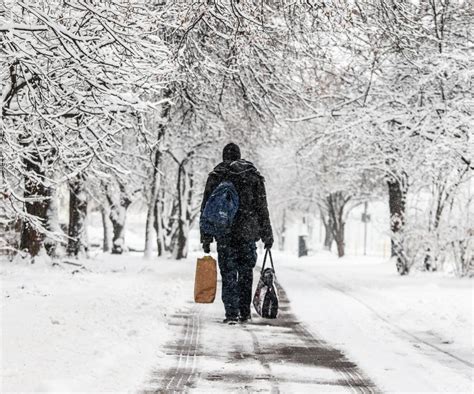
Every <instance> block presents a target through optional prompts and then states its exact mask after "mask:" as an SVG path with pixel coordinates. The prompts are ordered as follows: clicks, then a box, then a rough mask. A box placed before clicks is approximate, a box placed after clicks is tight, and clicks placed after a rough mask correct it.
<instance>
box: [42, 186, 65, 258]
mask: <svg viewBox="0 0 474 394" xmlns="http://www.w3.org/2000/svg"><path fill="white" fill-rule="evenodd" d="M47 217H48V218H47V223H46V229H47V230H48V231H50V232H51V233H54V234H57V237H51V236H48V237H46V238H45V241H44V245H45V249H46V253H48V256H51V257H58V256H59V255H60V254H61V253H62V246H61V244H60V242H59V239H58V237H59V234H61V233H62V230H61V227H60V226H59V203H58V191H57V188H55V187H54V188H53V187H52V188H51V199H50V202H49V206H48V212H47Z"/></svg>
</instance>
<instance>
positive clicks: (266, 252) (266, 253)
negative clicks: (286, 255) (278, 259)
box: [261, 249, 275, 274]
mask: <svg viewBox="0 0 474 394" xmlns="http://www.w3.org/2000/svg"><path fill="white" fill-rule="evenodd" d="M267 256H270V264H271V265H272V269H273V272H275V266H274V265H273V258H272V252H271V251H270V249H266V250H265V257H264V258H263V264H262V271H261V274H263V271H264V270H265V263H266V262H267Z"/></svg>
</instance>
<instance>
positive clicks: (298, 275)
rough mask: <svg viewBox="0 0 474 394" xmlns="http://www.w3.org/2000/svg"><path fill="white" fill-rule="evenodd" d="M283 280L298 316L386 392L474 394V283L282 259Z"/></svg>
mask: <svg viewBox="0 0 474 394" xmlns="http://www.w3.org/2000/svg"><path fill="white" fill-rule="evenodd" d="M279 273H280V275H279V279H280V282H281V283H282V284H283V285H284V286H285V288H286V289H287V291H288V296H289V298H290V300H291V301H292V305H293V309H294V311H295V314H296V315H297V316H298V317H299V318H301V319H302V320H303V321H304V322H305V323H306V324H307V325H308V327H310V329H311V330H312V332H315V333H317V335H318V336H321V337H322V338H324V339H325V340H327V341H328V342H329V343H331V344H332V345H334V346H336V347H337V348H340V349H342V350H343V351H344V352H345V353H346V354H347V355H348V356H349V357H350V358H351V359H352V360H354V361H355V362H357V364H358V365H359V366H360V367H361V368H362V369H363V370H364V371H366V373H367V374H368V375H369V376H370V377H371V378H372V379H373V380H374V382H375V383H376V384H377V386H378V387H380V389H381V390H382V391H385V392H386V391H388V392H450V393H461V392H462V393H471V392H472V391H473V388H474V387H473V373H474V354H473V342H472V338H473V337H472V335H473V331H472V327H473V308H472V306H473V287H472V280H460V279H456V278H448V277H443V276H442V275H437V274H430V273H419V274H418V275H417V273H413V274H412V275H410V276H409V277H399V276H398V275H397V274H396V272H395V270H394V268H393V266H392V264H390V263H388V262H386V261H384V260H383V259H380V258H363V257H358V258H356V257H352V258H346V259H342V260H338V259H337V258H336V257H334V256H332V255H329V254H327V255H326V254H320V255H317V256H313V257H308V258H304V259H295V258H294V257H291V256H282V257H281V258H280V259H279Z"/></svg>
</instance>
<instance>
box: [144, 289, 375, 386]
mask: <svg viewBox="0 0 474 394" xmlns="http://www.w3.org/2000/svg"><path fill="white" fill-rule="evenodd" d="M280 301H281V309H280V311H281V313H280V317H279V318H278V319H277V320H274V321H272V320H264V319H258V318H256V319H254V321H253V322H252V323H249V324H245V325H235V326H228V325H226V324H223V323H222V322H221V320H222V305H220V302H216V303H215V304H213V305H193V304H190V305H189V308H188V309H187V310H185V311H183V312H181V313H179V314H177V315H175V316H174V319H173V324H174V325H176V329H177V330H179V335H177V336H176V337H175V338H174V340H173V341H171V342H170V343H169V344H168V346H167V349H166V357H165V358H164V359H162V360H161V362H160V363H159V365H158V366H157V367H156V368H155V369H154V370H153V372H152V373H151V378H150V381H149V383H148V384H147V385H146V388H145V391H146V392H176V391H177V392H181V391H188V390H189V391H195V392H205V393H208V392H236V391H246V392H273V393H278V392H283V393H296V392H298V393H299V392H361V393H372V392H376V391H378V390H377V389H376V388H375V386H374V385H373V383H372V382H371V381H370V380H369V379H368V378H367V377H366V376H365V375H364V374H363V373H362V372H361V371H360V370H359V369H358V368H357V366H356V365H355V364H354V363H353V362H351V361H349V360H348V359H347V358H346V357H345V356H344V355H343V354H342V353H341V352H340V351H339V350H337V349H335V348H333V347H331V346H329V345H328V344H327V343H325V342H324V341H322V340H321V339H319V338H315V337H314V336H313V335H312V334H311V333H310V332H309V331H308V330H307V329H306V328H305V326H304V325H303V324H302V323H301V322H300V321H298V320H297V319H296V318H295V316H294V315H293V313H292V312H291V306H290V303H289V301H288V298H287V296H286V294H285V292H284V291H283V289H280ZM170 359H173V366H172V367H171V368H169V367H168V366H169V364H170Z"/></svg>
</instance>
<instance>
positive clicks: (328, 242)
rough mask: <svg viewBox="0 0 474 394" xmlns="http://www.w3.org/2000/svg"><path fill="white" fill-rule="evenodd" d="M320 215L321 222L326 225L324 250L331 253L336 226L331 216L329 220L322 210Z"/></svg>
mask: <svg viewBox="0 0 474 394" xmlns="http://www.w3.org/2000/svg"><path fill="white" fill-rule="evenodd" d="M320 215H321V221H322V222H323V225H324V249H325V250H329V251H330V250H331V249H332V243H333V241H334V236H333V235H332V228H333V226H334V224H333V221H332V219H331V217H330V216H329V215H328V217H327V218H326V217H325V216H324V213H323V212H322V210H321V213H320Z"/></svg>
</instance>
